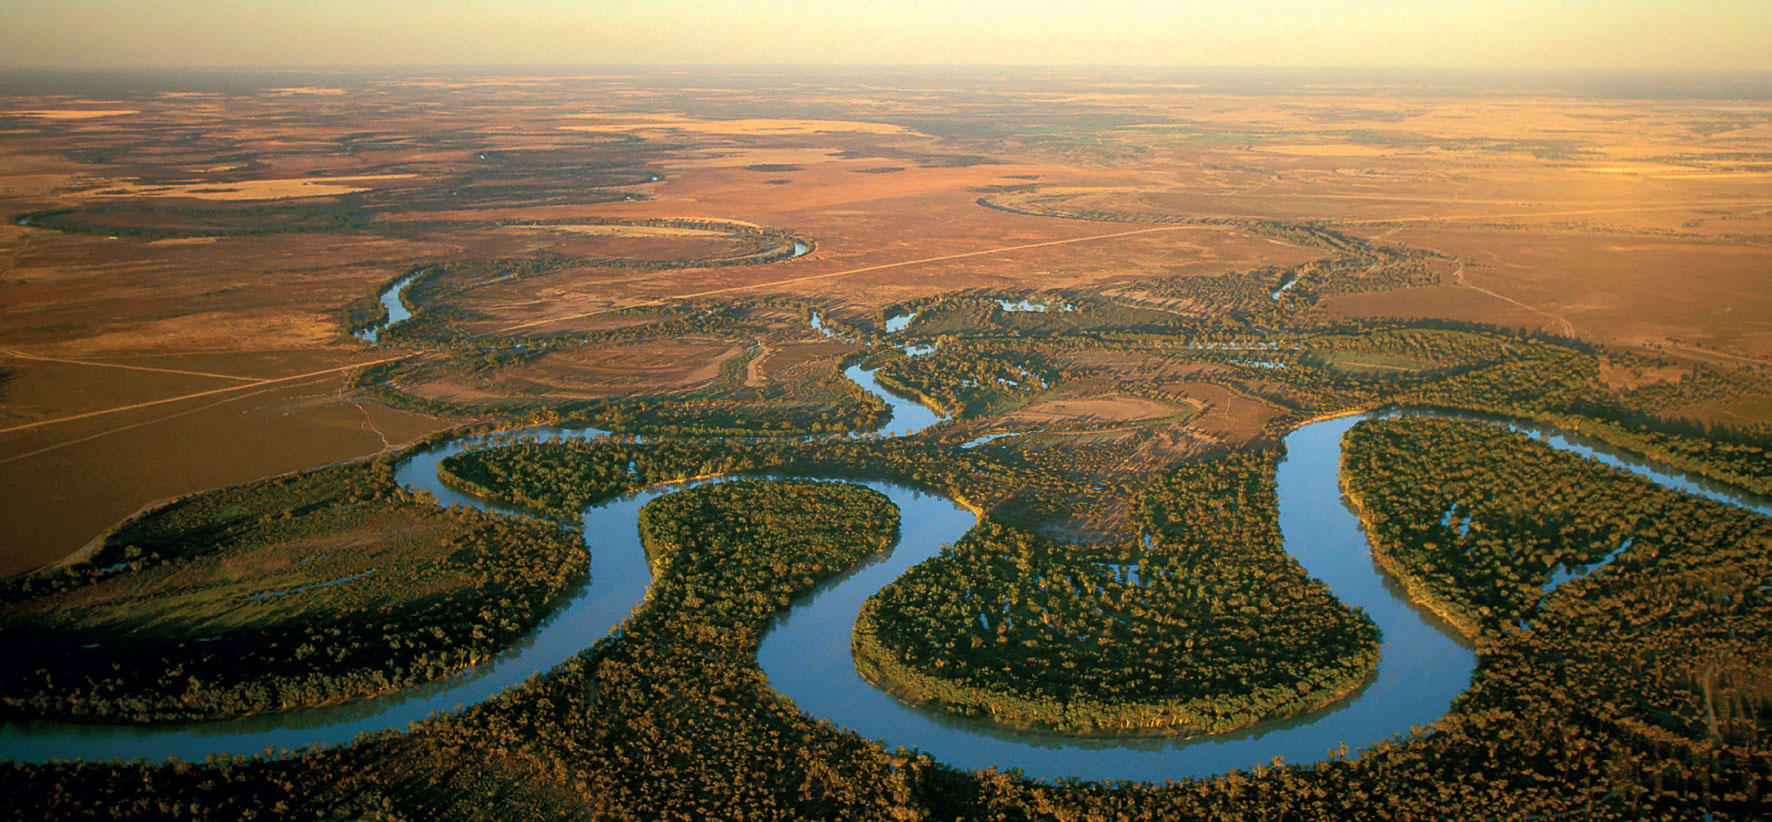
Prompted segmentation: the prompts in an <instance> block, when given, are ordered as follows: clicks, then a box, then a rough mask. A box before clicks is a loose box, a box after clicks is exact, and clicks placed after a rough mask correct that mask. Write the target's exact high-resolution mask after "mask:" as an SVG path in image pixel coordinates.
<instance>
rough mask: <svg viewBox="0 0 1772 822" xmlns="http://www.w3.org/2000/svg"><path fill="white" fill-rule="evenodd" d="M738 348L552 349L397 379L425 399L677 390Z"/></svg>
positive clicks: (709, 343) (701, 380) (708, 377)
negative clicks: (481, 369) (478, 371)
mask: <svg viewBox="0 0 1772 822" xmlns="http://www.w3.org/2000/svg"><path fill="white" fill-rule="evenodd" d="M740 350H741V349H739V348H737V347H734V346H732V345H729V344H727V343H725V342H722V341H718V340H695V339H675V340H655V341H648V342H643V343H630V344H626V345H616V346H593V347H590V348H581V349H573V350H569V351H566V352H560V353H551V354H547V355H544V356H542V357H540V358H539V359H537V360H535V361H534V362H530V363H525V364H523V365H519V366H514V367H510V368H501V369H499V370H497V371H494V372H491V373H489V374H485V375H479V376H475V377H468V378H459V377H455V376H453V375H443V376H440V377H439V378H437V379H434V380H425V381H418V382H414V383H404V382H402V383H399V384H397V385H398V387H399V388H400V389H401V390H404V391H407V392H409V393H412V394H414V395H416V396H420V397H424V398H426V399H434V400H445V401H448V402H455V403H474V402H482V401H486V400H493V399H499V398H503V397H535V398H547V399H589V398H597V397H630V396H644V395H652V394H667V393H675V392H678V391H682V390H685V389H689V388H696V387H700V386H705V385H707V384H709V383H711V382H713V380H714V378H715V377H716V376H718V374H719V372H720V364H721V363H723V362H725V361H727V360H729V359H732V358H733V357H735V356H737V355H738V354H739V352H740Z"/></svg>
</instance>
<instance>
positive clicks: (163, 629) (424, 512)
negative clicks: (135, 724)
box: [0, 462, 588, 722]
mask: <svg viewBox="0 0 1772 822" xmlns="http://www.w3.org/2000/svg"><path fill="white" fill-rule="evenodd" d="M587 565H588V562H587V556H586V553H585V549H584V545H583V543H582V542H581V541H580V540H579V539H578V537H577V536H576V535H574V534H572V533H569V532H565V531H562V530H560V529H558V528H556V527H554V526H551V525H548V524H544V523H540V522H535V521H530V520H524V519H518V518H512V517H501V516H495V515H491V514H485V513H481V512H479V511H476V510H471V509H462V508H456V509H449V510H445V509H441V508H438V507H436V506H435V505H431V504H429V503H427V502H425V501H424V500H422V499H416V498H414V497H413V496H412V495H411V494H410V493H409V492H407V491H405V490H403V489H400V488H399V487H398V486H396V485H395V484H394V482H393V478H392V471H391V469H390V468H389V466H388V464H387V463H386V462H375V463H369V464H358V465H351V466H343V467H337V468H326V469H321V470H319V471H315V472H312V473H308V474H302V475H299V476H293V477H288V478H283V479H276V480H270V481H266V482H261V483H254V484H251V485H246V486H239V487H235V488H225V489H221V490H218V491H212V492H209V493H206V494H201V495H198V496H196V497H192V498H189V499H185V500H181V501H179V502H176V503H173V504H171V505H168V506H166V507H164V508H160V509H157V510H155V511H152V512H150V513H148V514H145V515H143V516H141V517H139V518H137V519H135V520H132V521H130V522H129V523H127V524H125V525H124V526H122V527H121V528H120V529H118V530H117V531H116V532H115V533H113V534H112V535H111V536H110V537H109V539H108V540H107V541H106V542H105V544H104V545H103V547H102V548H100V549H99V551H98V553H97V555H96V556H95V557H94V558H93V559H92V561H90V562H88V563H85V564H83V565H80V566H76V567H74V568H71V569H68V570H66V571H63V572H59V573H55V574H50V575H40V576H34V577H24V578H20V579H15V580H12V581H9V582H8V583H7V584H6V585H5V587H4V589H0V597H3V598H4V602H5V610H4V611H0V638H3V640H4V642H5V644H6V647H7V649H8V650H9V652H10V653H11V654H12V659H13V664H12V665H10V666H8V668H7V671H6V673H5V674H4V675H3V676H0V706H4V711H5V713H8V714H11V715H13V716H15V717H44V716H53V717H64V718H78V719H83V720H97V721H112V722H118V721H148V720H164V719H195V718H208V717H220V716H236V715H241V714H249V713H258V712H263V711H275V710H286V709H290V708H297V707H306V706H313V705H320V704H326V703H332V702H339V701H343V700H348V699H355V698H361V697H366V696H372V695H375V694H379V693H384V692H389V691H394V690H399V689H402V688H406V687H410V686H412V685H416V684H418V683H421V682H425V681H428V680H431V679H435V678H437V677H440V676H444V675H446V674H450V673H453V672H455V671H458V670H461V669H462V668H465V667H467V666H469V665H472V664H474V663H475V662H476V661H478V660H481V659H485V658H487V657H488V656H490V655H492V654H494V653H496V652H497V651H499V650H500V649H502V648H504V647H506V646H508V645H510V644H511V643H512V642H514V641H516V640H517V639H519V638H521V637H523V636H525V635H527V634H528V633H529V632H530V630H531V629H533V628H534V627H535V625H536V624H537V623H538V622H539V621H540V620H541V619H542V617H544V616H545V615H546V614H547V613H549V612H550V611H551V610H552V609H553V608H554V606H555V605H556V604H557V603H558V602H559V601H560V599H561V598H562V597H563V596H564V595H565V594H567V593H568V592H570V591H571V590H572V589H573V588H574V587H575V586H576V585H578V584H579V583H581V582H582V581H583V579H584V575H585V569H586V567H587Z"/></svg>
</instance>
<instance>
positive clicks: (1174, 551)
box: [854, 452, 1378, 734]
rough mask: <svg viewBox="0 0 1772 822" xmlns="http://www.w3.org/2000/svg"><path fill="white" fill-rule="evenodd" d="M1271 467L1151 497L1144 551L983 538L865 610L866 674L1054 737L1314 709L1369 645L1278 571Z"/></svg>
mask: <svg viewBox="0 0 1772 822" xmlns="http://www.w3.org/2000/svg"><path fill="white" fill-rule="evenodd" d="M1273 466H1274V457H1273V454H1272V453H1271V452H1250V453H1244V454H1239V455H1237V456H1234V457H1229V458H1226V459H1223V460H1215V461H1210V462H1198V463H1189V464H1187V465H1185V466H1184V467H1183V468H1181V469H1180V470H1178V471H1177V472H1175V473H1174V474H1172V475H1171V476H1169V477H1167V478H1166V479H1164V480H1162V481H1160V482H1158V483H1155V484H1153V485H1152V486H1151V487H1150V489H1149V490H1147V491H1146V492H1145V494H1144V497H1143V499H1142V500H1141V506H1140V511H1139V518H1140V519H1141V520H1142V522H1143V523H1144V525H1145V526H1146V527H1147V529H1148V530H1147V533H1149V534H1151V536H1152V538H1151V542H1150V546H1149V548H1148V549H1147V548H1132V549H1126V548H1122V549H1120V550H1118V551H1114V552H1105V551H1103V550H1101V549H1096V550H1093V551H1092V550H1070V551H1061V550H1057V549H1055V548H1054V547H1053V546H1051V545H1048V544H1045V543H1042V542H1041V541H1039V540H1037V539H1035V538H1033V537H1031V536H1029V535H1027V534H1025V533H1021V532H1018V531H1015V530H1013V529H1009V528H1005V527H1002V526H1000V525H995V524H992V523H988V522H987V523H985V524H982V525H981V526H980V527H979V528H977V529H975V530H974V531H973V533H971V534H969V535H968V536H967V538H966V539H965V540H964V541H962V542H961V543H960V544H959V545H958V546H955V547H954V549H952V550H950V551H946V552H944V553H943V554H942V555H941V556H940V557H938V558H936V559H935V560H932V561H930V562H926V563H924V564H922V565H919V566H917V567H916V568H913V569H911V571H909V572H908V573H906V574H905V575H904V576H903V577H900V578H899V579H898V580H897V581H895V582H893V583H892V584H891V585H889V586H887V587H886V588H884V589H882V590H881V591H880V592H879V593H877V594H875V595H874V596H873V597H872V598H870V599H869V600H868V603H867V605H866V606H864V608H863V610H862V615H861V618H860V619H859V620H858V621H857V622H856V629H855V643H854V650H855V657H856V664H857V666H858V667H859V668H860V669H861V670H862V672H863V674H864V675H866V676H868V677H869V678H870V679H872V680H874V681H876V682H879V683H881V684H882V685H883V686H884V687H886V688H888V689H889V690H892V691H894V692H895V693H899V694H901V695H904V696H906V697H909V698H912V699H916V700H921V701H927V702H931V703H934V704H937V705H940V706H942V707H945V708H948V709H950V710H953V711H955V712H958V713H964V714H975V715H985V716H989V717H991V718H993V719H995V720H998V721H1002V722H1006V723H1011V724H1025V725H1036V726H1043V727H1051V728H1056V729H1059V730H1065V731H1082V732H1103V731H1118V732H1125V731H1141V732H1166V733H1189V734H1194V733H1209V732H1215V731H1223V730H1228V729H1230V728H1235V727H1240V726H1243V725H1248V724H1251V723H1254V722H1256V721H1259V720H1262V719H1268V718H1272V717H1277V716H1286V715H1291V714H1296V713H1301V712H1304V711H1308V710H1311V709H1312V708H1315V707H1318V706H1320V705H1323V704H1325V703H1327V702H1330V701H1332V700H1334V699H1335V698H1337V697H1339V696H1342V695H1343V694H1345V693H1347V692H1348V691H1350V690H1352V689H1353V688H1355V687H1357V686H1358V685H1359V683H1360V682H1362V681H1363V680H1364V679H1365V677H1366V676H1367V674H1369V673H1370V672H1371V670H1372V667H1373V666H1374V665H1375V664H1377V660H1378V629H1377V628H1376V627H1375V626H1374V625H1373V624H1372V622H1371V620H1370V619H1368V618H1367V617H1366V616H1365V615H1364V614H1362V613H1360V612H1358V611H1356V610H1353V609H1350V608H1348V607H1346V606H1344V605H1342V604H1341V603H1339V602H1338V601H1337V600H1336V599H1335V597H1334V596H1333V595H1332V594H1331V593H1329V590H1328V588H1327V587H1325V586H1324V585H1323V584H1322V583H1320V582H1317V581H1315V580H1313V579H1312V578H1311V577H1310V576H1309V575H1308V574H1306V573H1305V572H1304V570H1303V569H1302V568H1300V567H1299V566H1298V565H1297V564H1296V563H1295V562H1293V561H1292V560H1291V559H1290V558H1289V557H1287V556H1286V554H1285V552H1284V550H1283V549H1282V547H1281V545H1280V537H1279V526H1278V523H1277V519H1276V516H1277V515H1276V513H1275V508H1274V491H1273V481H1272V472H1273Z"/></svg>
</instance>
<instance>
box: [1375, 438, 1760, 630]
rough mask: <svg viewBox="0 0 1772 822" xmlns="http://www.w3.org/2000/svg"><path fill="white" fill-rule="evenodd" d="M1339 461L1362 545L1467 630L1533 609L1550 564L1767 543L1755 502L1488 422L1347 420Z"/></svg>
mask: <svg viewBox="0 0 1772 822" xmlns="http://www.w3.org/2000/svg"><path fill="white" fill-rule="evenodd" d="M1343 468H1344V472H1345V473H1344V477H1343V479H1344V484H1345V488H1346V490H1347V493H1348V496H1349V497H1350V498H1351V499H1352V500H1354V502H1355V503H1356V505H1357V506H1358V507H1359V509H1360V511H1361V518H1362V520H1363V521H1364V522H1365V523H1366V527H1367V531H1368V533H1369V534H1370V535H1371V539H1372V544H1373V553H1374V555H1375V556H1376V557H1378V559H1379V560H1380V561H1381V562H1382V563H1384V565H1385V566H1386V567H1387V568H1389V569H1391V570H1392V571H1393V572H1394V573H1395V574H1396V575H1397V576H1399V577H1400V578H1402V579H1403V580H1405V582H1406V583H1407V584H1408V587H1409V589H1410V593H1411V595H1412V596H1413V597H1414V598H1416V599H1418V600H1420V601H1422V602H1425V603H1428V604H1429V605H1430V606H1431V607H1433V608H1434V610H1436V611H1438V612H1439V613H1440V614H1441V615H1442V616H1445V617H1446V618H1447V619H1448V620H1449V621H1451V622H1452V623H1454V624H1456V625H1458V626H1460V627H1461V628H1462V629H1464V630H1465V631H1466V632H1467V633H1471V634H1481V635H1486V636H1491V637H1496V636H1504V635H1506V634H1508V633H1509V632H1511V631H1516V630H1518V629H1519V627H1520V626H1521V625H1522V624H1524V623H1528V622H1530V621H1531V620H1534V619H1535V618H1536V614H1537V612H1538V610H1539V609H1540V607H1541V604H1542V605H1543V606H1545V607H1548V602H1547V598H1546V591H1547V586H1548V585H1549V583H1550V582H1551V579H1552V576H1553V574H1554V573H1556V572H1558V571H1559V570H1561V571H1563V572H1565V573H1568V572H1570V571H1572V570H1578V569H1583V568H1585V567H1587V566H1590V565H1594V564H1597V563H1599V562H1601V561H1603V560H1606V559H1609V558H1613V557H1615V560H1614V562H1613V563H1612V567H1611V568H1610V569H1609V570H1608V572H1607V573H1608V574H1611V573H1628V569H1631V568H1641V567H1644V566H1645V565H1647V564H1649V563H1651V562H1652V561H1659V560H1664V559H1665V558H1666V557H1668V556H1671V555H1677V554H1679V553H1681V552H1686V551H1693V550H1707V551H1712V552H1715V553H1716V554H1718V555H1729V554H1732V553H1734V552H1737V551H1742V550H1750V551H1765V550H1768V549H1772V521H1768V520H1767V519H1766V518H1765V517H1763V516H1759V515H1757V514H1754V513H1752V512H1748V511H1742V510H1740V509H1737V508H1734V507H1731V506H1727V505H1723V504H1721V503H1715V502H1710V501H1708V500H1704V499H1701V498H1698V497H1694V496H1689V495H1685V494H1676V493H1671V492H1668V491H1665V490H1662V489H1661V488H1659V487H1657V486H1655V485H1654V484H1652V483H1650V482H1649V481H1647V480H1644V479H1641V478H1638V477H1635V476H1633V475H1630V474H1627V473H1625V472H1623V471H1620V470H1618V469H1614V468H1609V467H1606V466H1603V465H1600V464H1598V463H1596V462H1593V461H1591V460H1587V459H1583V458H1581V457H1579V456H1575V455H1572V454H1568V453H1565V452H1561V451H1557V450H1554V449H1552V448H1550V447H1549V446H1546V445H1543V444H1540V443H1537V442H1534V441H1533V440H1531V439H1530V438H1529V437H1527V436H1525V435H1524V434H1519V433H1515V432H1512V431H1509V430H1507V429H1505V428H1501V427H1499V426H1495V425H1489V424H1482V423H1471V422H1454V421H1447V420H1437V419H1418V418H1411V417H1401V418H1392V419H1383V420H1372V421H1367V422H1364V423H1361V424H1360V425H1358V426H1355V427H1354V428H1353V429H1352V430H1351V431H1349V432H1348V435H1347V441H1346V445H1345V452H1344V459H1343ZM1582 584H1587V583H1582ZM1577 587H1579V586H1577ZM1565 596H1566V594H1564V593H1561V592H1558V593H1552V594H1550V596H1549V599H1550V600H1551V601H1557V600H1560V599H1562V598H1563V597H1565Z"/></svg>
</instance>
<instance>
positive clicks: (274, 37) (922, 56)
mask: <svg viewBox="0 0 1772 822" xmlns="http://www.w3.org/2000/svg"><path fill="white" fill-rule="evenodd" d="M6 3H7V5H8V6H9V8H8V10H7V12H6V17H7V21H8V22H7V26H6V27H5V31H4V32H0V55H4V56H0V68H4V69H8V70H20V69H100V68H103V69H137V68H143V69H145V68H233V67H242V68H289V67H303V68H322V67H335V66H336V67H350V68H372V67H390V66H401V67H413V66H428V67H441V66H461V67H473V68H494V67H502V66H569V65H602V66H627V67H650V66H671V65H747V66H783V67H790V66H809V67H810V66H954V67H957V66H979V67H995V66H1004V67H1009V66H1114V67H1200V66H1218V67H1228V66H1246V67H1251V68H1268V67H1272V68H1363V69H1382V68H1393V69H1402V68H1419V69H1450V68H1458V69H1467V70H1569V69H1576V70H1627V71H1628V70H1676V71H1686V70H1691V71H1726V72H1727V71H1772V49H1766V48H1765V47H1764V44H1765V43H1766V42H1768V41H1772V4H1768V3H1763V2H1749V1H1747V0H1697V1H1696V2H1688V3H1673V2H1665V0H1618V2H1607V3H1603V4H1601V3H1569V2H1559V3H1548V4H1547V3H1535V2H1529V1H1528V0H1495V1H1494V2H1474V1H1473V0H1454V1H1453V2H1440V3H1432V4H1423V3H1402V2H1392V0H1382V1H1381V2H1355V0H1323V2H1315V3H1298V2H1290V0H1287V1H1282V0H1249V1H1248V2H1245V3H1242V4H1239V5H1237V6H1236V7H1234V8H1226V7H1224V6H1223V5H1222V4H1214V3H1206V2H1197V1H1196V0H1182V1H1181V2H1154V1H1153V0H1109V2H1104V3H1098V4H1093V5H1091V6H1089V7H1088V8H1081V7H1075V6H1071V5H1069V4H1060V3H1051V2H1038V3H1025V2H1021V3H1018V2H1008V0H987V1H986V2H979V3H972V4H966V5H965V6H963V7H962V6H956V5H953V4H943V3H936V2H931V1H930V0H907V2H898V3H890V4H887V3H878V2H866V3H851V4H843V5H841V6H836V5H833V4H824V3H816V2H810V0H783V2H778V3H773V4H770V5H769V6H768V7H767V8H756V7H747V6H746V5H744V4H739V3H733V2H709V1H708V0H659V1H658V2H651V3H635V2H627V0H619V1H618V2H608V3H596V4H585V3H577V2H570V0H512V2H504V3H489V2H484V1H483V0H439V1H438V2H429V3H417V2H412V0H391V1H390V2H384V3H376V4H353V3H346V2H341V1H340V0H315V2H308V3H302V4H299V5H297V4H284V3H276V2H270V1H269V0H240V1H239V2H232V3H225V4H217V3H200V2H194V1H193V0H140V1H139V2H132V3H122V2H117V0H70V2H64V3H57V4H40V3H26V2H20V1H19V0H6Z"/></svg>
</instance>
